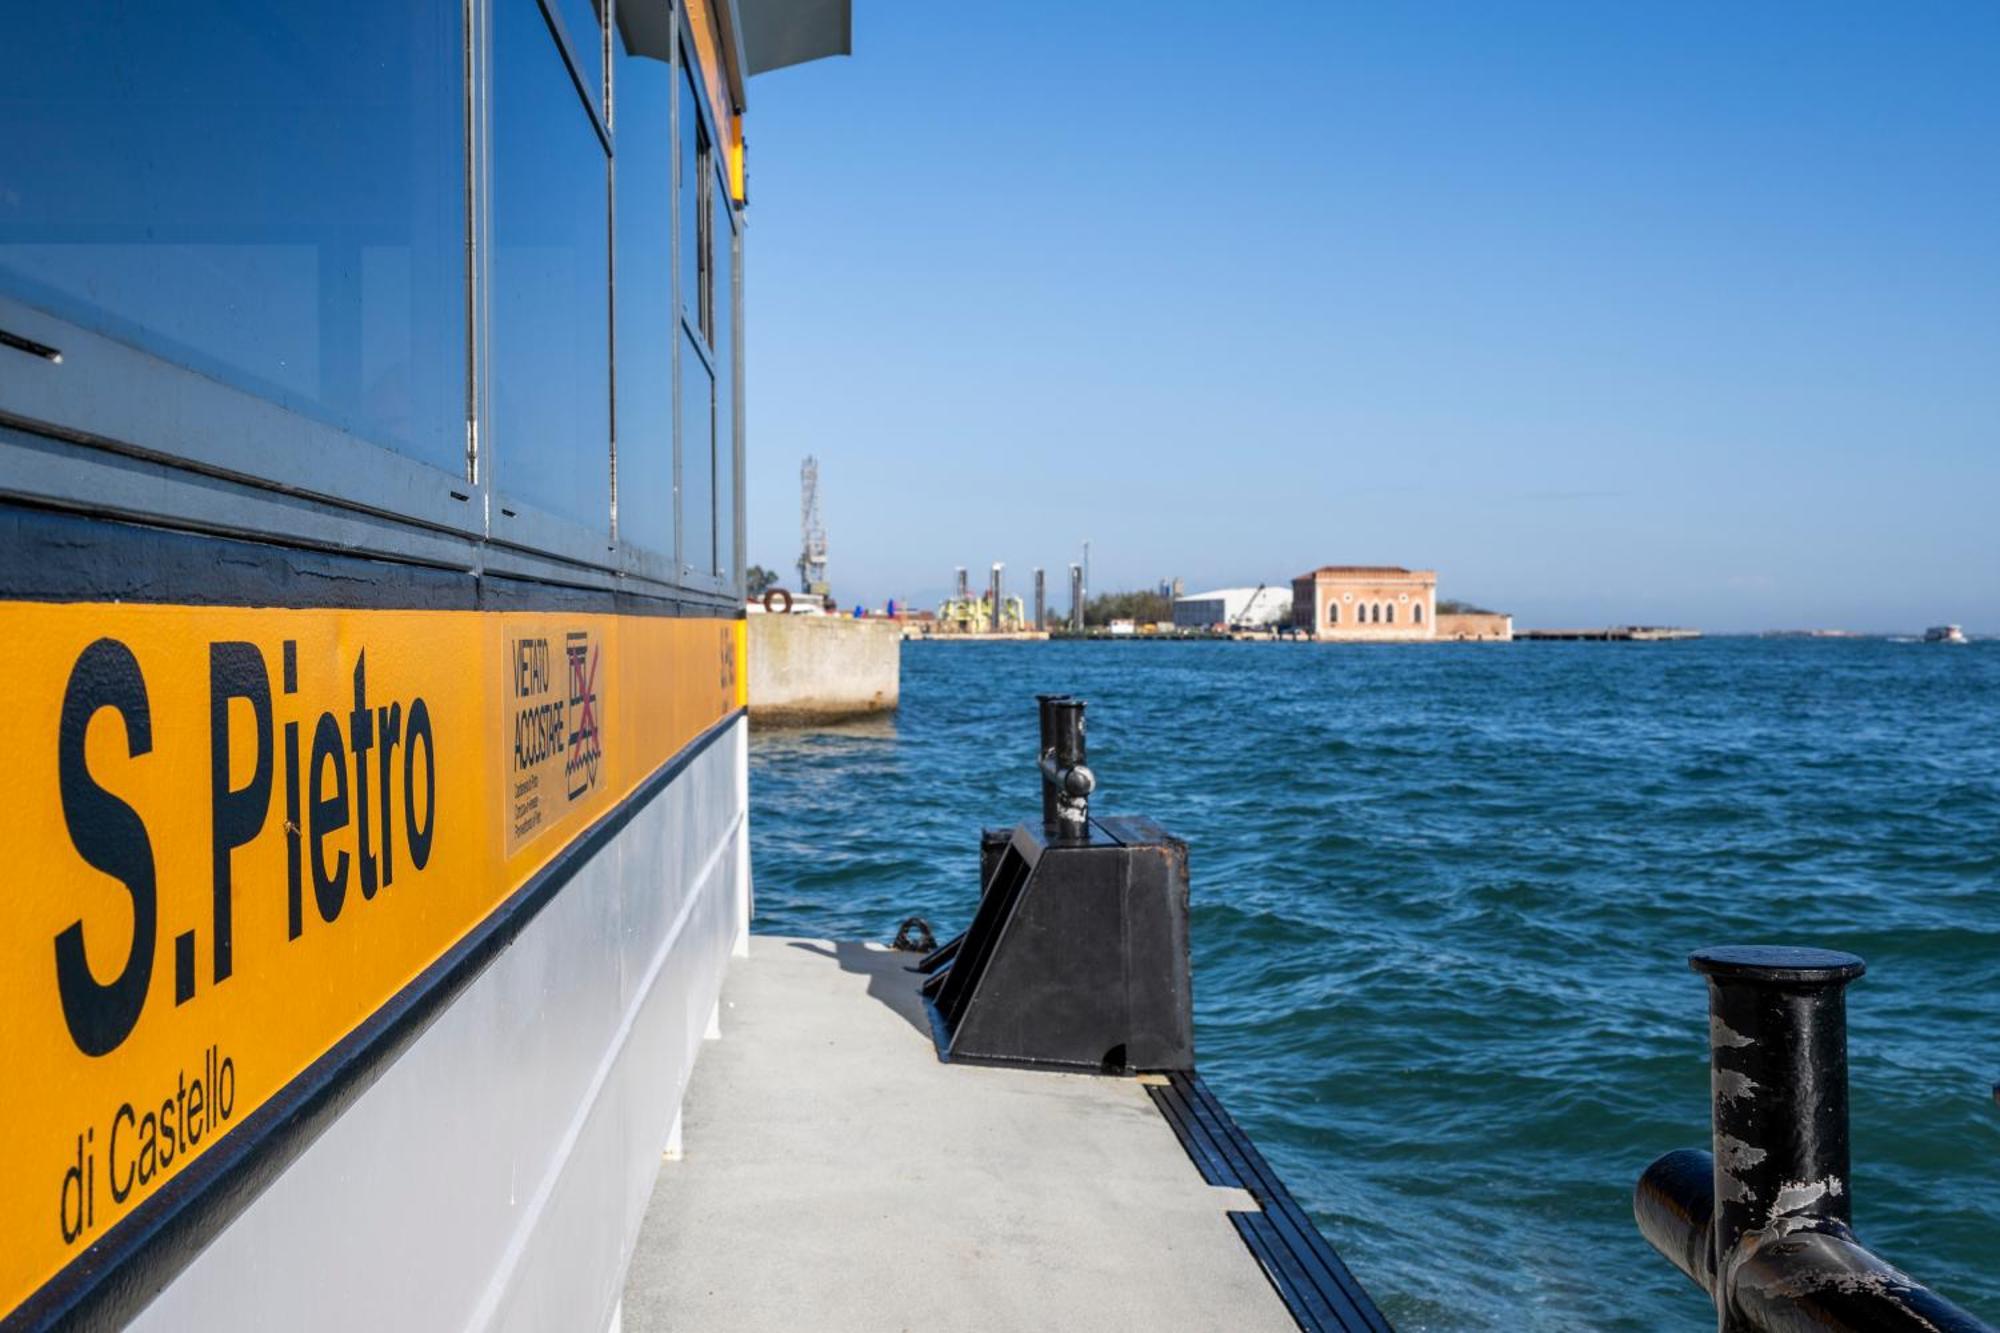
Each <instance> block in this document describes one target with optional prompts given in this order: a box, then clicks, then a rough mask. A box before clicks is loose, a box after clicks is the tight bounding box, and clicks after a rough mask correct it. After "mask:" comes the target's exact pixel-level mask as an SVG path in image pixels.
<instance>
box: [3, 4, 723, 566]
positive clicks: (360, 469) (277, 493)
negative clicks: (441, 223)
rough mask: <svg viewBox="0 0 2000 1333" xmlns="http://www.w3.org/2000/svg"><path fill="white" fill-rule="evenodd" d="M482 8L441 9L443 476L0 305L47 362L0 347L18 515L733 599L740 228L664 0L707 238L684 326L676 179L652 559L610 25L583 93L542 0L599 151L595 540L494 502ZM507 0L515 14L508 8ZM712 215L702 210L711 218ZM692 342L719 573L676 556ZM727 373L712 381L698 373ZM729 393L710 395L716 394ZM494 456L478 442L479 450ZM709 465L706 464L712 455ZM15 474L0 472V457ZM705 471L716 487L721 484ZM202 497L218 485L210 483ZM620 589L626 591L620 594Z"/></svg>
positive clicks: (691, 67)
mask: <svg viewBox="0 0 2000 1333" xmlns="http://www.w3.org/2000/svg"><path fill="white" fill-rule="evenodd" d="M501 2H503V0H461V3H456V4H449V5H448V6H447V9H448V11H450V12H455V13H456V14H457V15H458V16H459V22H460V25H461V28H460V36H461V38H462V43H461V45H462V48H463V52H464V54H463V56H462V58H461V61H460V68H459V71H458V72H459V77H460V81H461V82H460V88H459V90H458V91H459V108H460V109H459V124H458V127H457V128H458V142H457V145H456V147H457V151H458V153H459V159H458V170H459V175H460V182H461V189H462V192H463V193H462V212H461V225H462V228H463V239H464V255H463V259H462V261H461V264H460V269H459V279H460V281H459V287H460V291H461V292H462V301H463V306H462V309H463V312H464V313H463V320H462V325H461V328H460V330H459V336H460V337H461V338H462V339H463V343H464V352H465V361H464V386H463V390H464V397H463V403H464V410H463V413H462V417H461V422H462V424H461V430H462V432H463V434H462V443H463V453H462V460H463V465H462V466H461V467H460V468H457V469H446V468H442V467H439V466H437V465H436V464H435V463H429V462H424V461H421V460H419V459H417V458H414V457H411V456H409V455H407V454H403V453H399V452H396V451H395V450H394V449H392V448H390V447H389V446H387V445H385V444H381V443H378V442H377V441H375V440H373V439H370V438H368V437H367V436H365V435H361V434H357V433H354V432H352V431H349V430H346V429H343V428H341V427H338V426H334V425H331V424H329V423H327V422H325V421H323V420H320V419H319V418H317V417H314V416H311V415H308V414H307V413H306V412H303V411H300V410H298V409H296V408H293V407H289V406H286V405H284V404H282V403H280V402H278V401H276V400H274V399H270V398H265V397H262V396H260V395H258V394H257V393H254V392H252V391H250V390H246V389H239V388H236V387H234V386H231V385H228V384H224V383H222V382H219V381H217V380H214V379H211V378H209V377H207V376H205V375H203V374H201V373H200V372H198V371H194V370H191V369H188V368H186V367H183V366H180V365H177V364H175V363H173V362H171V361H169V360H167V359H166V358H164V357H162V356H161V355H159V354H157V353H155V352H151V351H147V350H145V349H143V348H140V347H137V346H134V345H132V344H129V343H125V342H121V341H119V340H117V339H114V338H111V337H108V336H106V335H103V334H99V333H95V332H92V331H89V330H86V329H83V328H81V327H78V326H76V325H74V324H73V323H71V322H70V321H68V320H65V319H62V318H61V317H59V316H56V315H52V314H48V313H46V312H44V311H42V310H40V309H39V308H37V307H34V306H31V305H28V304H26V303H25V302H23V301H21V300H19V299H17V298H15V297H11V296H8V295H5V294H4V293H0V329H5V330H7V331H8V332H10V333H13V334H16V335H18V336H19V337H21V338H24V339H27V340H29V341H31V342H35V343H40V344H44V345H46V346H48V347H51V348H54V349H57V350H58V351H59V352H60V354H61V355H60V358H59V359H47V358H42V357H38V356H35V355H33V354H32V353H31V352H24V351H19V350H16V349H14V348H11V347H0V449H4V450H5V452H6V456H7V458H8V461H9V464H10V466H9V467H8V469H7V475H6V476H5V477H4V478H0V496H6V497H8V498H11V499H16V500H22V501H26V502H30V503H48V504H55V505H58V506H60V507H64V508H71V509H80V510H89V511H92V512H98V513H104V514H107V515H116V516H119V517H131V518H138V519H146V520H151V521H158V522H165V523H169V524H172V525H175V526H182V527H187V528H191V529H196V530H205V531H215V532H221V533H228V534H230V535H240V536H247V537H252V538H261V539H267V540H276V541H279V542H284V543H292V544H301V545H309V546H329V547H339V548H342V549H348V550H353V551H357V552H362V553H366V554H372V555H380V556H387V557H391V558H401V559H409V560H414V561H418V562H421V563H426V564H432V565H436V566H439V567H443V568H456V569H470V570H478V569H487V570H491V571H493V572H496V573H507V574H510V575H515V576H519V577H526V578H534V579H540V580H550V581H556V582H565V583H571V584H576V585H578V586H596V587H604V588H611V587H617V586H627V587H630V588H632V590H633V591H635V592H644V593H646V594H649V595H655V596H676V595H679V594H687V595H688V596H689V597H691V598H692V599H693V600H694V601H695V602H697V603H700V602H703V601H707V600H720V599H722V598H724V597H726V596H727V595H728V594H730V593H732V592H737V591H740V586H741V579H742V576H743V568H744V560H743V555H744V551H745V549H746V546H747V543H746V540H745V532H744V513H745V509H746V506H745V504H744V482H745V467H744V450H743V442H744V438H745V430H744V394H743V384H744V375H743V347H744V332H743V306H742V283H743V276H742V270H743V248H744V247H743V225H744V219H743V218H742V215H741V214H740V213H739V212H738V211H737V208H736V201H735V198H734V196H733V194H732V193H731V190H730V186H729V180H728V159H727V154H726V153H725V152H724V151H723V150H722V147H721V138H720V135H719V133H718V132H717V128H716V126H715V124H714V115H713V112H712V109H711V108H710V107H709V105H708V99H707V84H706V82H705V80H703V79H702V78H701V74H700V67H699V65H698V63H697V62H695V61H694V60H693V59H692V58H691V53H692V52H693V50H694V49H695V47H694V42H693V34H692V31H691V28H690V26H689V22H688V14H687V10H686V5H685V3H684V0H674V2H673V3H672V5H671V14H672V22H673V25H674V34H675V39H674V48H673V57H672V66H673V70H674V76H675V77H676V78H677V79H680V78H692V81H693V87H694V91H695V94H696V95H695V97H694V98H693V105H694V106H695V108H696V112H695V113H696V115H697V116H698V117H699V118H700V120H699V133H700V137H701V138H702V139H705V141H706V144H707V152H706V153H705V155H704V156H705V158H706V160H707V163H708V165H709V170H708V171H707V172H705V173H701V172H698V173H696V180H697V182H698V188H702V189H703V190H704V193H705V194H707V196H708V199H707V201H706V202H707V207H706V208H705V209H704V210H703V213H702V217H701V223H702V225H703V226H705V227H706V228H707V229H708V254H707V257H706V270H705V277H706V284H705V285H706V287H707V291H706V293H705V294H704V299H705V302H706V304H705V305H704V304H703V303H702V301H700V300H698V301H697V303H696V307H695V310H694V311H693V312H692V313H693V314H694V315H695V316H696V318H694V319H690V314H691V312H690V310H689V309H688V307H687V306H686V305H685V304H684V303H683V301H682V298H681V294H680V291H679V287H680V283H681V277H680V263H681V244H682V238H681V235H680V230H681V229H680V225H679V212H680V208H681V190H682V188H683V178H682V175H681V173H679V172H676V173H675V177H674V182H673V209H674V219H675V220H674V238H673V257H672V263H673V265H674V288H675V290H674V292H673V293H672V296H671V300H672V302H673V306H674V311H675V327H676V328H677V329H683V330H686V331H687V332H688V334H689V335H690V336H688V337H677V338H676V339H675V340H674V353H673V356H674V360H673V365H672V374H673V377H674V386H673V418H674V438H673V459H672V466H673V473H674V476H673V497H672V504H673V514H674V537H673V542H672V543H671V544H672V546H673V548H674V549H673V550H671V551H659V550H656V549H654V548H652V547H648V546H644V545H639V544H635V543H631V542H627V541H626V540H625V539H624V537H623V536H622V534H621V533H620V531H619V528H618V519H617V433H618V425H617V416H616V411H617V403H616V383H617V374H618V348H617V343H616V320H617V314H616V311H617V305H616V302H617V297H618V294H617V289H616V274H617V262H618V253H617V236H616V219H617V213H616V202H617V196H616V188H617V151H616V142H615V133H614V129H615V124H616V115H617V108H616V102H615V84H616V52H615V50H614V49H613V38H614V36H615V34H614V33H613V31H612V29H613V25H614V24H615V23H616V21H617V15H616V9H615V6H614V5H613V4H610V3H607V4H606V5H605V7H604V11H603V13H602V15H601V19H602V22H601V26H600V29H599V37H600V39H601V44H602V50H601V68H602V70H603V77H602V80H601V82H600V84H599V86H598V88H597V89H596V95H595V96H592V95H591V94H590V91H589V89H588V88H587V85H586V81H585V78H584V74H583V71H582V69H581V62H580V61H579V59H578V50H577V47H576V42H577V40H578V34H575V33H572V32H570V30H569V29H568V27H567V25H566V23H565V21H564V19H563V16H562V14H561V13H560V11H559V10H558V9H557V7H556V0H536V7H537V10H538V12H539V14H540V16H541V18H542V20H543V23H544V26H545V28H546V30H547V32H548V36H549V40H550V41H551V42H552V43H553V45H554V47H555V50H556V52H557V54H558V55H559V56H560V57H561V59H562V61H563V65H564V68H565V69H566V71H567V72H568V74H569V77H570V81H571V85H572V88H573V89H574V90H575V92H576V93H577V98H578V101H579V102H580V103H582V106H583V109H584V112H585V114H586V115H587V117H588V119H589V122H590V125H591V128H592V130H593V132H594V133H595V134H596V135H597V139H598V143H599V145H600V148H601V149H602V152H603V155H604V172H605V175H604V189H605V196H604V198H605V222H606V228H607V233H608V255H609V262H608V264H607V268H606V272H605V274H604V281H605V284H606V290H607V293H608V295H609V299H610V304H609V306H608V309H607V317H606V321H605V328H604V338H605V346H606V349H607V356H608V359H609V366H610V375H609V377H608V380H607V384H606V394H607V397H608V400H609V401H608V403H607V408H608V411H609V413H610V422H611V429H610V433H609V436H608V438H607V439H606V441H605V450H606V452H605V455H604V460H603V465H604V468H605V472H606V478H607V487H608V489H607V507H606V511H605V514H604V519H603V522H602V524H601V525H585V524H580V523H578V522H576V521H575V520H572V519H568V518H564V517H562V516H560V515H557V514H554V513H552V512H548V511H546V510H544V509H542V508H540V507H538V506H536V505H535V504H534V503H532V502H531V501H530V500H528V498H527V497H526V496H522V495H516V494H513V493H511V492H509V491H508V490H507V488H506V486H505V478H506V471H507V468H506V450H505V447H504V443H503V442H499V441H497V440H496V436H495V421H494V415H493V402H492V373H493V362H492V339H493V311H492V294H493V286H492V281H493V271H492V269H493V222H494V218H493V196H492V187H493V181H494V173H493V168H494V162H493V149H494V141H493V129H494V106H495V101H494V99H495V96H496V87H495V83H494V70H493V34H494V18H495V14H494V8H493V6H494V5H495V4H496V3H501ZM516 2H518V0H516ZM681 116H682V105H681V102H680V100H679V98H678V97H676V99H675V103H674V109H673V112H672V122H671V126H670V128H669V131H668V133H669V135H670V137H671V139H672V141H673V142H674V144H675V151H676V153H678V151H679V148H678V143H679V134H680V129H681ZM718 210H720V211H721V216H719V217H718ZM722 245H727V246H729V251H728V260H729V263H728V270H727V271H728V274H729V282H728V283H727V290H721V288H722V287H723V286H724V284H722V283H719V282H718V281H717V280H716V278H717V273H718V271H719V270H720V269H721V267H722V266H721V265H720V264H719V263H718V256H719V253H720V252H719V249H718V247H719V246H722ZM725 300H726V301H728V302H729V303H730V305H729V314H730V319H729V342H730V346H729V348H728V349H727V352H728V355H727V356H726V357H723V356H718V355H717V353H718V350H720V349H718V348H717V347H716V345H715V341H716V333H717V328H716V324H717V321H716V319H715V312H716V310H717V309H719V307H717V306H715V305H714V303H715V302H717V301H725ZM690 345H692V346H693V347H695V348H696V352H697V354H698V355H699V356H700V357H701V359H702V368H703V370H704V371H705V372H706V373H707V374H708V376H709V377H710V382H711V385H712V390H711V392H712V393H713V394H715V395H717V396H716V397H715V398H714V399H713V400H712V407H711V426H710V430H711V436H710V440H711V447H713V448H714V449H715V450H716V465H717V474H716V479H717V482H718V483H719V484H718V485H717V486H716V487H715V490H716V492H719V491H720V490H721V487H722V485H727V487H728V491H729V512H728V514H727V516H726V517H725V516H724V515H722V514H721V513H720V512H719V511H718V514H717V519H718V521H717V522H716V523H715V524H714V527H713V530H714V531H715V532H716V534H717V539H718V541H719V540H720V536H721V530H722V528H723V525H724V523H725V522H726V524H727V527H728V532H729V537H730V547H729V549H728V550H718V555H719V557H720V559H719V560H718V562H717V563H722V564H725V565H726V566H727V570H728V573H727V575H717V574H715V573H713V572H712V571H702V570H698V569H692V568H690V567H689V563H688V562H687V561H685V560H684V559H683V558H682V555H683V551H682V546H683V543H684V539H685V538H684V534H685V532H686V527H687V525H686V523H685V522H684V521H683V517H682V513H681V501H682V498H683V493H684V489H685V488H684V486H683V481H682V477H683V474H682V472H681V468H682V466H683V457H684V442H683V439H682V429H681V426H682V416H683V412H682V401H681V384H680V380H681V373H680V372H681V363H680V359H679V358H680V357H681V356H682V355H684V354H685V352H684V349H685V348H686V347H687V346H690ZM725 361H726V363H727V365H728V368H729V375H728V376H727V382H726V383H717V382H716V381H717V380H718V379H719V378H720V377H719V376H718V375H717V370H718V363H721V362H725ZM724 393H726V394H728V395H730V396H729V398H728V399H726V400H725V399H723V398H721V397H720V396H719V395H721V394H724ZM725 402H726V404H727V406H728V415H729V423H728V438H727V439H718V438H716V435H715V431H716V424H717V418H718V417H719V410H720V409H721V407H722V406H723V405H724V404H725ZM496 446H498V447H496ZM723 449H727V450H728V455H727V458H726V459H725V458H724V457H723V456H722V453H721V451H722V450H723ZM17 459H18V460H19V462H20V466H18V467H16V466H13V463H14V462H15V461H16V460H17ZM724 466H726V467H727V468H728V469H729V471H728V472H727V474H726V477H725V474H724V472H723V471H722V468H723V467H724ZM218 479H219V480H220V481H221V482H223V483H224V484H222V485H218V484H217V480H218ZM627 580H630V582H627Z"/></svg>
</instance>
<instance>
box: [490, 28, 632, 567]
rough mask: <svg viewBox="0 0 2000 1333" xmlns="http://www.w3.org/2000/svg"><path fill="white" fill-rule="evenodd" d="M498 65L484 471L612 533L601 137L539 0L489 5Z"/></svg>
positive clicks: (503, 485)
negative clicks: (488, 454)
mask: <svg viewBox="0 0 2000 1333" xmlns="http://www.w3.org/2000/svg"><path fill="white" fill-rule="evenodd" d="M492 60H493V98H492V105H493V112H492V115H493V150H492V152H493V187H492V188H493V253H492V285H491V291H490V294H489V301H488V319H489V327H490V335H489V336H490V339H491V343H490V374H491V386H490V387H491V393H492V398H491V403H492V424H491V429H490V431H489V432H488V435H489V438H490V440H491V441H492V457H493V467H492V473H491V477H492V481H493V484H494V486H495V487H496V488H497V489H498V490H499V491H500V493H501V494H502V496H503V497H505V498H506V499H508V500H520V501H526V502H528V503H529V504H531V505H533V506H535V507H537V508H540V509H543V510H546V511H548V512H550V513H553V514H556V515H559V516H561V517H562V518H565V519H568V520H570V521H572V522H575V523H580V524H583V525H585V526H587V527H588V528H591V529H593V530H596V531H608V530H609V526H610V518H611V346H610V344H611V327H610V325H611V306H610V300H611V298H610V275H611V256H610V238H609V231H610V228H609V224H608V218H607V213H608V210H609V201H608V192H609V184H608V175H607V172H608V166H607V160H606V153H605V146H604V141H603V139H602V138H601V137H600V135H599V130H598V125H597V122H596V120H595V119H594V118H593V116H592V114H591V112H590V110H589V109H588V108H587V107H586V105H585V104H584V102H583V101H582V99H581V98H580V97H579V96H578V92H577V89H578V87H579V82H580V76H579V75H577V74H576V73H575V72H574V71H573V70H572V68H571V67H570V65H569V62H568V60H567V59H566V58H565V56H564V54H563V52H562V50H561V49H560V48H559V47H558V45H557V43H556V42H555V40H554V38H553V36H552V33H551V30H550V28H549V25H548V24H547V22H545V21H544V19H543V17H542V13H541V9H540V7H539V6H538V5H537V4H536V3H535V0H495V3H494V6H493V54H492ZM501 508H502V512H503V513H505V512H507V505H506V504H505V503H504V502H503V504H502V506H501Z"/></svg>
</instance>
